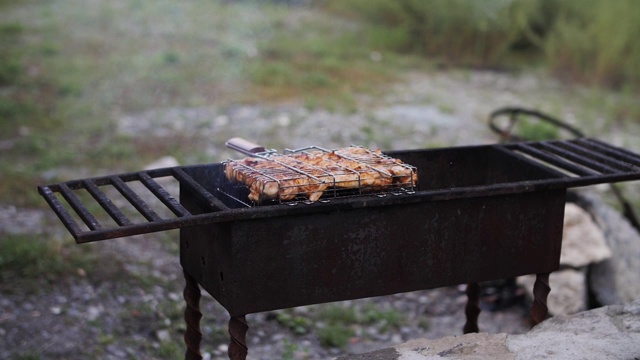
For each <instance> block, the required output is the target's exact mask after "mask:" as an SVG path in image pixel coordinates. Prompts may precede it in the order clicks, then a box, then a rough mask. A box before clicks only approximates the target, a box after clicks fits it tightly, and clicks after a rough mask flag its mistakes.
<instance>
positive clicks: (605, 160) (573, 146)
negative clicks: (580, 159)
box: [558, 141, 640, 171]
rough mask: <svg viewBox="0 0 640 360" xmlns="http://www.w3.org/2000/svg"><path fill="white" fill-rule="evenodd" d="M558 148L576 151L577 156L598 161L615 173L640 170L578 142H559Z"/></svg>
mask: <svg viewBox="0 0 640 360" xmlns="http://www.w3.org/2000/svg"><path fill="white" fill-rule="evenodd" d="M558 146H561V147H563V148H565V149H567V150H569V151H574V152H575V153H577V154H580V155H582V156H586V157H588V158H589V159H591V160H594V161H597V162H599V163H600V164H603V165H606V166H608V167H610V168H611V169H612V170H615V171H635V170H640V168H638V167H637V166H634V165H633V164H630V163H628V162H626V161H621V160H619V159H617V158H615V157H612V156H607V155H604V154H602V153H600V152H596V151H594V150H593V146H585V145H584V144H582V143H578V142H566V141H563V142H558Z"/></svg>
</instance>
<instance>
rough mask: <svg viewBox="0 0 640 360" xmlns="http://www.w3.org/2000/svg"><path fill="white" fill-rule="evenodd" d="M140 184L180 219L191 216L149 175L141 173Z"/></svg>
mask: <svg viewBox="0 0 640 360" xmlns="http://www.w3.org/2000/svg"><path fill="white" fill-rule="evenodd" d="M140 182H142V183H143V184H144V185H145V186H146V187H147V188H148V189H149V190H150V191H151V192H152V193H153V194H154V195H155V196H156V197H157V198H158V199H160V201H162V203H163V204H165V205H166V206H167V207H168V208H169V210H171V211H173V213H174V214H176V216H178V217H183V216H187V215H191V213H189V211H188V210H187V209H185V208H184V207H183V206H182V205H180V203H179V202H178V201H177V200H176V199H175V198H174V197H173V196H171V194H169V193H168V192H167V191H166V190H165V189H164V188H163V187H162V186H160V185H159V184H158V183H157V182H156V181H155V180H153V179H152V178H151V177H150V176H149V174H147V173H144V172H143V173H140Z"/></svg>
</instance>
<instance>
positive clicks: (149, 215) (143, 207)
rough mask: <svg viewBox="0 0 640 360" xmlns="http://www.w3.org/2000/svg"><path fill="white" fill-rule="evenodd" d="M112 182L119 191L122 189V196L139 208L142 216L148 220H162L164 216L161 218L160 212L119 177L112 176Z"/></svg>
mask: <svg viewBox="0 0 640 360" xmlns="http://www.w3.org/2000/svg"><path fill="white" fill-rule="evenodd" d="M111 183H112V184H113V186H114V187H115V188H116V189H118V191H120V193H121V194H122V196H124V197H125V198H126V199H127V200H129V202H130V203H131V205H133V206H134V207H135V208H136V210H138V211H139V212H140V213H141V214H142V216H144V217H145V218H146V219H147V220H149V221H161V220H162V218H160V216H158V214H157V213H156V212H155V211H153V209H151V207H149V205H147V203H145V202H144V200H142V199H141V198H140V196H138V194H136V193H135V192H134V191H133V190H131V188H130V187H129V186H128V185H127V184H126V183H125V182H124V181H122V180H121V179H120V178H119V177H117V176H112V177H111Z"/></svg>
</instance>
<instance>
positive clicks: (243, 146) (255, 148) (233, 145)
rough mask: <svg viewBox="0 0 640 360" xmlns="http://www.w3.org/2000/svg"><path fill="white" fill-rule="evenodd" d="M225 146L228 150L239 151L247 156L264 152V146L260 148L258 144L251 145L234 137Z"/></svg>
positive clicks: (249, 142) (247, 141)
mask: <svg viewBox="0 0 640 360" xmlns="http://www.w3.org/2000/svg"><path fill="white" fill-rule="evenodd" d="M225 145H226V146H227V147H228V148H230V149H233V150H236V151H239V152H241V153H243V154H247V155H255V154H257V153H263V152H265V151H266V149H265V148H264V146H260V145H258V144H255V143H252V142H251V141H249V140H245V139H243V138H239V137H234V138H231V139H229V140H227V142H226V143H225Z"/></svg>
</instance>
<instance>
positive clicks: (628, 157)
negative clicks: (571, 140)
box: [576, 139, 640, 171]
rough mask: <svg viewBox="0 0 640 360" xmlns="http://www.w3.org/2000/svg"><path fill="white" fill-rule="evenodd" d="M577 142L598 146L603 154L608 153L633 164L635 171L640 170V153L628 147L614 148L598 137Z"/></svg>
mask: <svg viewBox="0 0 640 360" xmlns="http://www.w3.org/2000/svg"><path fill="white" fill-rule="evenodd" d="M576 142H577V143H579V144H581V145H585V146H590V147H595V148H598V149H599V150H600V151H602V153H603V154H607V155H609V156H612V157H615V158H617V159H620V160H622V161H625V162H627V163H629V164H632V165H633V166H635V168H634V169H633V170H634V171H638V170H640V157H638V155H636V154H634V153H632V152H631V151H627V150H626V149H622V148H614V147H613V146H611V145H609V144H607V143H604V142H602V141H599V140H596V139H579V140H577V141H576Z"/></svg>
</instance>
